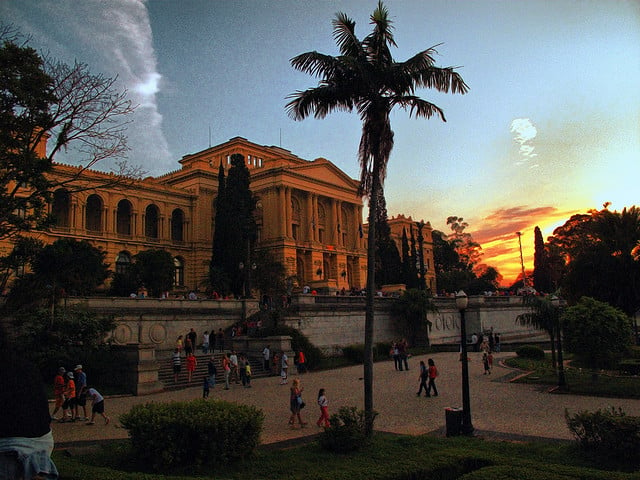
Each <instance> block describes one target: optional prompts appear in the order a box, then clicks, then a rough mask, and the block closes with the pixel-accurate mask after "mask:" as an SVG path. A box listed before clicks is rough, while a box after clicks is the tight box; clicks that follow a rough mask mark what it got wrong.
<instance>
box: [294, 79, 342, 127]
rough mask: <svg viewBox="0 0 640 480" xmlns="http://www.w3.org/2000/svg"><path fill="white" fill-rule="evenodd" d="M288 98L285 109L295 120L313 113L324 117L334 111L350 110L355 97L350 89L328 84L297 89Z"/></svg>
mask: <svg viewBox="0 0 640 480" xmlns="http://www.w3.org/2000/svg"><path fill="white" fill-rule="evenodd" d="M287 98H288V99H291V100H290V101H289V102H288V103H287V104H286V106H285V109H286V111H287V114H288V115H289V117H291V118H292V119H294V120H303V119H305V118H307V117H309V116H311V115H312V114H313V116H314V117H315V118H324V117H326V116H327V115H328V114H329V113H331V112H333V111H344V112H350V111H351V110H352V109H353V99H352V98H351V96H350V95H349V92H348V91H345V90H344V89H340V88H337V87H333V86H328V85H321V86H319V87H316V88H309V89H307V90H304V91H297V92H294V93H292V94H291V95H288V96H287Z"/></svg>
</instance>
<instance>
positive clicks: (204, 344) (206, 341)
mask: <svg viewBox="0 0 640 480" xmlns="http://www.w3.org/2000/svg"><path fill="white" fill-rule="evenodd" d="M202 353H204V354H205V355H206V354H207V353H209V330H205V331H204V333H203V334H202Z"/></svg>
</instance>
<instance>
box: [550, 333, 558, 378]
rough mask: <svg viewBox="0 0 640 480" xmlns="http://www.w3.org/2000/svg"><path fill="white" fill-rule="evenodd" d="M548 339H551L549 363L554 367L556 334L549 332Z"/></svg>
mask: <svg viewBox="0 0 640 480" xmlns="http://www.w3.org/2000/svg"><path fill="white" fill-rule="evenodd" d="M549 339H550V340H551V365H552V366H553V368H554V369H555V368H556V364H557V362H556V336H555V335H554V333H553V332H551V333H549Z"/></svg>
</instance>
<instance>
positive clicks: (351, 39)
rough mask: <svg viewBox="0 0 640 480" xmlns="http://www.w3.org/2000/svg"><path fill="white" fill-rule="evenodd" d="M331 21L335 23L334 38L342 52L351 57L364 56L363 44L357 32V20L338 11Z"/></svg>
mask: <svg viewBox="0 0 640 480" xmlns="http://www.w3.org/2000/svg"><path fill="white" fill-rule="evenodd" d="M331 23H332V25H333V39H334V40H335V42H336V44H337V45H338V48H339V49H340V53H341V54H342V55H345V56H349V57H362V56H363V51H362V45H361V43H360V40H358V37H356V33H355V28H356V22H354V21H353V20H351V19H350V18H349V17H348V16H347V15H346V14H345V13H342V12H338V13H336V18H335V19H334V20H333V22H331Z"/></svg>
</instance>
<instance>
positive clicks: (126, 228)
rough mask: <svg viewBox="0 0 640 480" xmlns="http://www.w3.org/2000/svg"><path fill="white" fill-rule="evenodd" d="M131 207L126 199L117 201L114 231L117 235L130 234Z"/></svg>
mask: <svg viewBox="0 0 640 480" xmlns="http://www.w3.org/2000/svg"><path fill="white" fill-rule="evenodd" d="M132 210H133V209H132V207H131V203H130V202H129V201H128V200H120V202H118V211H117V213H116V233H118V235H131V217H132Z"/></svg>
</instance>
